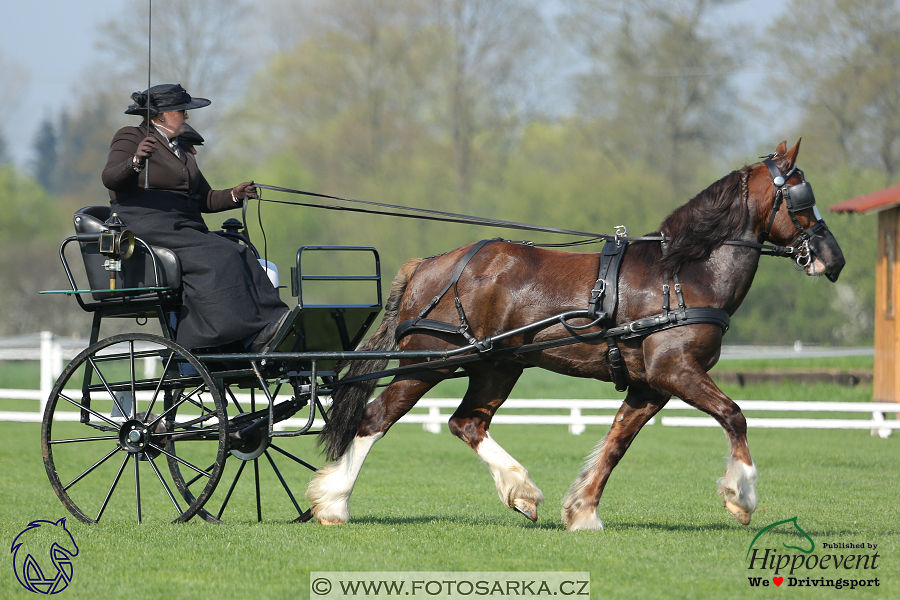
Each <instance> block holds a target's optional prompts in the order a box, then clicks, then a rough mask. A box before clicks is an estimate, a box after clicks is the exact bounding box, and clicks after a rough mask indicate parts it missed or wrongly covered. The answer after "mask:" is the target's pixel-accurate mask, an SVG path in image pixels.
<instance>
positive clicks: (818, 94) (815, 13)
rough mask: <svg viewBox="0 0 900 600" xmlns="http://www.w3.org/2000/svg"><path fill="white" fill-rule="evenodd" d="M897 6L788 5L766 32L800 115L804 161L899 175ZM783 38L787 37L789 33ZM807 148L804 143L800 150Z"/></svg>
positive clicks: (854, 1) (850, 0)
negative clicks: (805, 152)
mask: <svg viewBox="0 0 900 600" xmlns="http://www.w3.org/2000/svg"><path fill="white" fill-rule="evenodd" d="M897 31H900V2H897V1H896V0H791V2H790V3H789V4H788V6H787V8H786V10H785V14H784V18H782V19H780V20H779V21H778V23H775V24H773V25H772V26H771V28H770V30H769V32H768V37H769V43H768V44H766V45H765V47H766V48H768V49H769V55H770V57H771V61H772V63H773V65H774V67H775V68H777V71H778V72H779V73H781V74H782V77H781V79H783V80H784V81H785V82H789V84H788V85H787V87H784V86H782V87H781V91H782V93H783V92H784V91H785V90H789V94H786V95H785V96H786V98H785V99H787V100H794V101H795V103H796V105H797V106H798V107H800V109H801V110H802V115H803V118H802V130H803V132H804V135H805V136H806V137H807V138H812V139H811V141H813V142H814V143H813V144H809V145H808V150H809V151H810V153H809V154H807V157H812V158H813V159H814V160H816V161H817V162H821V163H822V164H830V165H849V166H853V167H861V168H866V169H869V168H871V169H877V170H878V171H881V172H882V173H883V174H884V179H883V182H884V183H889V182H891V181H894V180H895V178H896V176H897V175H898V173H900V38H898V36H897ZM786 33H789V34H787V35H786ZM804 146H805V147H806V146H807V145H806V144H805V145H804Z"/></svg>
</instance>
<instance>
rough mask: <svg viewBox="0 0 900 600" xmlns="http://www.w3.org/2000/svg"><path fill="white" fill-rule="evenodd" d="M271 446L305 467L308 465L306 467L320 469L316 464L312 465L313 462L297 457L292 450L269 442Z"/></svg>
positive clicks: (311, 469) (312, 469) (313, 469)
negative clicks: (283, 448)
mask: <svg viewBox="0 0 900 600" xmlns="http://www.w3.org/2000/svg"><path fill="white" fill-rule="evenodd" d="M269 448H271V449H272V450H275V451H276V452H280V453H281V454H283V455H284V456H286V457H288V458H289V459H291V460H292V461H294V462H295V463H298V464H301V465H303V466H304V467H306V468H307V469H309V470H310V471H318V469H317V468H315V467H314V466H312V465H311V464H309V463H308V462H306V461H305V460H303V459H302V458H297V457H296V456H294V455H293V454H291V453H290V452H288V451H286V450H282V449H281V448H279V447H278V446H276V445H275V444H269Z"/></svg>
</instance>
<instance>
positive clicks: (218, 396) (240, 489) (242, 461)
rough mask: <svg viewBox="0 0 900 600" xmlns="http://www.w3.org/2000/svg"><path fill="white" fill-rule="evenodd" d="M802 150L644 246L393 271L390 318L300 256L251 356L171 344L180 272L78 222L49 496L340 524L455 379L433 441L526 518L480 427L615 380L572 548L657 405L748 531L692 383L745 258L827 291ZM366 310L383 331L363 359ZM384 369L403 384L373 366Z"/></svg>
mask: <svg viewBox="0 0 900 600" xmlns="http://www.w3.org/2000/svg"><path fill="white" fill-rule="evenodd" d="M798 150H799V142H798V144H797V145H796V146H794V148H792V149H790V150H788V149H787V148H786V146H785V144H784V143H782V144H781V145H780V146H779V148H778V150H777V151H776V153H774V154H772V155H770V156H769V157H768V158H766V160H764V161H762V162H760V163H756V164H754V165H751V166H748V167H744V168H743V169H740V170H739V171H735V172H733V173H732V174H731V175H729V176H727V177H725V178H723V179H722V180H720V181H719V182H717V183H715V184H713V185H712V186H710V188H709V189H707V190H706V191H704V192H702V193H701V194H699V195H698V196H697V197H696V198H695V199H693V200H692V201H691V202H689V203H688V204H686V205H685V206H683V207H682V208H681V209H679V210H676V211H675V212H674V213H673V214H672V215H670V216H669V218H668V219H666V221H664V222H663V225H662V227H661V228H660V231H659V232H658V233H654V234H651V235H647V236H639V237H629V236H628V235H627V232H625V231H624V230H622V231H617V232H616V234H613V235H604V236H598V237H599V238H601V239H603V240H605V246H604V248H603V251H602V252H600V253H574V252H560V251H557V250H546V249H541V248H536V247H534V245H531V244H527V243H521V242H508V241H503V240H500V239H495V240H482V241H481V242H478V243H474V244H469V245H467V246H464V247H462V248H459V249H457V250H453V251H451V252H448V253H445V254H442V255H439V256H437V257H431V259H413V260H410V261H408V262H407V263H406V264H405V265H404V266H403V268H401V270H400V273H399V274H398V275H397V277H396V278H395V279H394V280H393V283H392V286H391V293H390V295H389V297H388V299H387V301H383V299H382V291H381V267H380V259H379V255H378V252H377V250H376V249H374V248H371V247H358V246H327V247H326V246H307V247H301V248H300V249H298V251H297V254H296V264H295V265H294V266H293V267H292V268H291V275H290V289H291V294H292V295H293V296H294V297H296V298H297V303H296V306H295V307H294V308H293V309H292V311H291V314H290V317H289V318H288V319H287V320H286V322H285V323H284V325H283V326H282V327H281V329H280V331H279V332H278V333H277V334H276V338H275V341H274V342H273V344H271V345H270V347H269V349H267V350H266V351H265V352H263V353H247V352H243V351H237V352H235V351H223V350H222V349H211V350H200V351H198V350H189V349H187V348H184V347H182V346H181V345H179V344H178V343H177V342H176V341H175V336H174V330H175V327H176V322H175V318H176V317H175V316H176V315H177V312H178V308H179V307H180V267H179V264H178V257H177V256H176V255H175V254H174V253H173V252H171V251H170V250H167V249H165V248H155V247H151V246H149V245H147V244H145V243H144V242H143V241H141V240H139V239H136V238H134V237H133V235H131V234H130V233H129V232H128V231H127V224H122V223H120V222H118V221H117V219H116V218H115V215H110V214H109V209H108V207H89V208H86V209H82V210H81V211H79V212H78V213H76V215H75V217H74V224H75V230H76V233H75V235H74V236H71V237H69V238H67V239H66V240H65V241H64V242H63V244H62V246H61V247H60V258H61V260H62V263H63V266H64V268H65V271H66V274H67V278H68V280H69V284H70V287H71V289H70V290H64V291H60V292H54V293H65V294H68V295H73V296H74V297H75V298H76V299H77V301H78V303H79V305H80V306H81V307H82V308H83V309H84V310H85V311H87V312H89V313H92V315H93V323H92V327H91V337H90V345H89V346H88V347H87V348H86V349H85V350H84V351H83V352H81V353H80V354H79V355H78V356H77V357H76V358H75V359H74V360H73V361H72V362H71V363H70V364H69V365H68V366H67V367H66V368H65V369H64V370H63V372H62V374H61V375H60V377H59V379H58V380H57V382H56V384H55V385H54V387H53V389H52V391H51V394H50V397H49V399H48V402H47V406H46V410H45V414H44V418H43V423H42V430H41V445H42V451H43V457H44V462H45V466H46V470H47V474H48V476H49V478H50V482H51V484H52V486H53V489H54V490H55V492H56V494H57V495H58V496H59V498H60V500H61V501H62V502H63V504H64V505H65V506H66V508H67V509H68V510H69V511H70V512H72V514H73V515H75V516H76V517H77V518H78V519H80V520H81V521H84V522H87V523H96V522H98V521H100V520H101V518H103V516H104V515H105V514H108V513H109V512H122V511H134V512H135V514H136V517H137V520H138V521H139V522H140V521H142V520H146V519H151V518H152V519H156V520H163V521H179V522H180V521H187V520H189V519H191V518H192V517H194V516H195V515H199V516H200V517H202V518H203V519H206V520H207V521H211V522H218V521H222V520H227V519H232V518H235V519H243V518H246V517H245V516H244V515H247V514H249V515H253V516H255V517H256V519H257V520H258V521H262V520H263V514H264V513H265V514H266V518H267V519H268V518H275V519H279V520H282V519H286V520H293V521H306V520H309V519H311V518H312V517H315V518H316V519H317V520H318V521H319V522H321V523H324V524H330V523H343V522H346V521H347V520H348V519H349V508H348V502H349V497H350V493H351V492H352V489H353V484H354V482H355V479H356V477H357V475H358V474H359V471H360V469H361V468H362V464H363V461H364V460H365V457H366V455H367V453H368V451H369V450H370V449H371V447H372V445H373V444H374V443H375V442H376V441H377V440H378V439H380V437H381V436H383V435H384V433H385V432H386V431H387V429H388V428H390V426H391V425H392V424H393V423H395V422H396V421H397V420H398V419H399V418H400V417H401V416H402V415H403V414H405V413H406V412H407V411H408V410H409V409H410V408H412V406H413V405H414V404H415V402H416V401H417V400H418V399H419V398H421V396H422V395H423V394H424V393H425V392H427V390H428V389H430V388H431V387H433V386H434V385H435V384H437V383H438V382H440V381H441V380H444V379H446V378H448V377H454V376H457V375H458V374H460V372H462V373H463V374H465V375H466V376H468V377H469V389H468V391H467V393H466V395H465V397H464V398H463V399H462V402H461V404H460V407H459V408H458V409H457V411H456V412H455V413H454V415H453V416H452V417H451V419H450V429H451V432H453V433H454V434H455V435H456V436H457V437H460V439H462V440H463V441H465V442H466V443H467V444H468V445H469V446H470V447H471V448H472V449H473V450H474V451H475V452H476V453H477V454H478V456H479V457H480V458H481V459H482V460H483V461H484V462H485V463H487V465H488V467H489V469H490V470H491V473H492V475H493V477H494V480H495V484H496V487H497V491H498V494H499V495H500V499H501V501H502V502H504V504H506V505H507V506H509V507H510V508H511V509H514V510H517V511H518V512H520V513H522V514H524V515H525V516H526V517H528V518H529V519H531V520H536V519H537V506H538V505H539V504H540V503H541V502H542V501H543V495H542V494H541V492H540V490H539V489H538V488H537V487H536V486H535V485H534V483H533V482H532V481H531V479H530V477H529V475H528V472H527V470H526V469H525V468H524V467H522V465H520V464H519V463H518V462H517V461H516V460H515V459H514V458H512V457H511V456H509V455H508V454H507V453H506V452H505V451H504V450H503V449H502V448H500V446H499V445H497V444H496V442H494V441H493V439H492V438H491V437H490V435H489V434H488V428H489V425H490V418H491V416H492V415H493V414H494V412H495V411H496V410H497V409H498V408H499V407H500V405H501V404H502V402H503V400H505V399H506V397H507V396H508V394H509V393H510V391H511V390H512V387H513V385H514V384H515V382H516V380H517V379H518V376H519V375H520V374H521V373H522V371H523V370H524V369H525V368H528V367H541V368H546V369H550V370H553V371H556V372H559V373H563V374H567V375H573V376H579V377H592V378H596V379H602V380H606V381H613V382H614V383H615V384H616V387H617V389H620V390H621V391H626V390H627V392H628V393H627V396H626V398H625V401H624V402H623V405H622V408H621V409H620V410H619V412H618V414H617V415H616V418H615V422H614V424H613V426H612V428H611V429H610V431H609V433H608V434H607V435H606V437H605V438H604V440H603V441H602V442H601V443H600V444H599V445H598V447H597V449H596V450H595V452H594V453H593V454H592V455H591V456H590V457H589V458H588V461H587V462H586V464H585V468H584V471H583V472H582V473H581V474H580V475H579V477H578V478H577V479H576V480H575V482H574V483H573V485H572V488H571V489H570V490H569V493H568V495H567V497H566V499H565V500H564V503H563V509H562V516H563V521H564V523H565V524H566V526H567V527H568V528H569V529H602V524H601V522H600V520H599V518H598V517H597V505H598V503H599V500H600V495H601V494H602V492H603V487H604V486H605V484H606V480H607V479H608V477H609V474H610V472H611V471H612V469H613V468H614V467H615V465H616V464H617V463H618V460H619V459H620V458H621V456H622V454H623V453H624V452H625V450H626V449H627V447H628V445H630V443H631V441H632V440H633V439H634V436H635V435H637V433H638V431H639V430H640V428H641V427H642V426H643V425H644V424H645V423H646V422H647V421H649V419H650V418H651V417H652V416H653V415H654V414H656V412H658V411H659V410H660V409H661V408H662V406H663V405H664V404H665V403H666V401H668V399H669V398H670V397H672V396H678V397H680V398H682V399H684V400H685V401H687V402H689V403H690V404H692V405H693V406H695V407H697V408H699V409H700V410H703V411H705V412H707V413H709V414H711V415H713V416H714V417H716V419H717V420H718V421H719V423H720V424H721V425H722V426H723V428H724V429H725V431H726V434H727V436H728V439H729V444H730V447H731V457H730V459H729V463H728V465H727V467H726V472H725V476H724V477H722V478H721V479H720V480H719V493H720V494H721V495H722V496H723V497H724V504H725V506H726V508H727V509H728V510H729V512H731V514H733V515H734V516H735V517H736V518H737V519H738V520H739V521H740V522H741V523H743V524H747V523H749V521H750V516H751V514H752V512H753V510H754V509H755V507H756V495H755V479H756V470H755V466H754V465H753V462H752V459H750V454H749V449H748V448H747V443H746V421H745V420H744V418H743V415H742V414H741V413H740V409H739V408H738V407H737V405H736V404H734V402H733V401H731V400H730V399H729V398H727V397H726V396H725V395H724V394H722V393H721V392H720V391H719V390H718V388H716V387H715V384H713V383H712V380H711V379H709V377H708V376H707V375H706V371H708V370H709V369H710V368H711V367H712V366H713V365H714V364H715V361H716V360H717V358H718V351H719V348H720V347H721V339H722V335H723V334H724V332H725V331H726V330H727V328H728V323H729V318H730V315H731V314H733V312H734V310H736V309H737V306H738V305H739V304H740V301H741V300H742V299H743V297H744V295H745V294H746V292H747V290H748V289H749V285H750V283H751V282H752V279H753V273H754V272H755V268H756V261H758V260H759V258H760V256H761V255H762V254H775V255H781V256H789V257H791V258H793V259H794V260H795V261H796V263H797V264H798V265H799V266H800V267H801V268H803V269H804V270H806V272H807V274H808V275H826V276H827V277H828V278H829V279H831V280H832V281H834V280H835V279H837V276H838V274H839V272H840V269H841V267H842V266H843V257H842V255H841V252H840V248H839V247H838V245H837V243H836V241H835V240H834V238H833V236H832V235H831V233H830V232H829V231H828V229H827V227H826V226H825V224H824V221H822V219H821V217H820V216H819V215H818V212H817V211H816V210H815V207H814V204H815V200H814V197H813V195H812V189H811V187H810V186H809V184H808V182H806V181H805V179H804V177H803V174H802V171H800V170H799V169H797V168H796V166H795V161H796V156H797V152H798ZM241 227H242V225H241V223H240V222H239V221H236V220H230V221H228V222H226V223H225V224H223V229H222V231H220V232H218V233H219V234H220V235H223V236H225V237H227V238H229V239H231V240H232V241H234V243H240V244H246V245H248V246H250V247H251V249H253V251H254V252H255V253H256V254H257V256H258V252H256V250H255V248H254V247H253V245H252V243H251V242H250V241H249V239H247V237H246V236H243V235H241V233H240V232H239V230H240V228H241ZM764 242H768V243H764ZM772 244H777V245H772ZM74 247H77V248H78V251H79V252H80V255H81V258H82V262H83V265H84V272H85V276H86V277H87V280H88V283H89V286H88V288H87V289H80V288H79V286H78V285H77V283H76V280H75V276H74V275H73V270H72V268H70V263H69V257H68V255H67V252H66V249H67V248H74ZM314 253H316V254H317V253H324V254H326V255H329V256H331V255H334V254H336V253H353V255H354V256H357V255H358V256H360V257H367V258H366V259H365V260H359V261H356V262H358V263H359V264H364V265H368V268H367V270H365V271H364V272H359V273H353V274H350V275H346V274H341V275H327V274H326V275H323V274H321V273H318V272H317V273H316V274H310V273H309V271H308V270H305V267H304V264H305V263H304V260H305V259H306V258H307V257H309V256H310V255H311V254H314ZM314 281H317V282H340V284H341V285H359V286H365V287H366V288H367V289H368V290H369V291H368V292H366V293H365V294H364V297H365V300H366V301H364V302H361V303H352V304H351V303H348V304H310V303H308V299H305V298H304V285H307V284H309V282H314ZM382 310H383V312H384V316H383V318H382V322H381V325H380V326H379V328H378V329H377V331H375V332H374V333H372V334H371V335H370V336H369V337H368V339H367V340H366V341H365V342H362V340H363V338H364V337H365V336H366V334H367V333H369V331H370V329H371V327H372V325H373V323H374V322H375V319H376V317H377V316H378V314H379V313H381V312H382ZM104 319H137V320H138V322H139V323H147V322H149V321H150V320H155V321H156V322H158V324H159V327H160V329H161V335H154V334H148V333H119V334H115V335H112V336H109V337H106V338H103V339H101V338H100V330H101V322H102V321H103V320H104ZM361 342H362V343H361ZM391 360H397V361H399V366H398V367H394V368H390V369H387V368H386V367H387V365H388V362H389V361H391ZM386 378H391V380H390V383H388V384H387V385H386V386H385V387H384V389H383V391H382V392H381V393H380V394H379V396H378V397H377V398H376V399H375V400H374V401H372V402H369V397H370V395H371V394H372V392H373V390H374V388H375V386H376V384H377V382H378V381H379V380H383V379H386ZM329 398H330V399H331V403H330V404H331V406H330V407H329V401H328V400H329ZM320 438H321V439H324V443H325V444H324V445H325V450H326V454H327V457H328V458H329V459H330V460H332V461H333V462H332V463H331V464H329V465H328V466H327V467H324V468H321V469H317V468H316V467H314V466H313V464H312V463H313V462H315V459H314V458H313V456H315V455H314V454H312V453H313V450H314V449H313V446H314V445H315V442H316V441H317V440H318V439H320ZM248 467H249V468H248ZM126 471H128V473H129V474H128V476H126V477H123V475H125V473H126ZM312 472H315V474H314V475H311V473H312ZM310 477H312V481H311V482H310V481H309V479H310ZM124 480H131V481H130V482H129V483H125V481H124ZM307 483H309V486H308V488H307V489H305V490H303V488H304V487H305V486H306V485H307ZM303 491H305V494H304V493H301V492H303Z"/></svg>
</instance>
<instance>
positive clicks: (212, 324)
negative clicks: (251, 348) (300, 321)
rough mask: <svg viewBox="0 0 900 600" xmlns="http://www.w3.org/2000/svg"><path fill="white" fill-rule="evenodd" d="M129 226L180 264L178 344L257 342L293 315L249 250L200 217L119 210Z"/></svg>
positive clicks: (140, 209)
mask: <svg viewBox="0 0 900 600" xmlns="http://www.w3.org/2000/svg"><path fill="white" fill-rule="evenodd" d="M113 210H114V211H116V212H117V213H118V214H119V217H120V218H121V219H122V221H124V222H125V224H126V226H127V227H128V228H129V229H131V230H132V231H133V232H134V234H135V235H136V236H137V237H139V238H141V239H142V240H144V241H145V242H147V243H148V244H151V245H153V246H162V247H164V248H169V249H171V250H172V251H174V252H175V254H176V255H177V256H178V258H179V260H180V261H181V269H182V285H183V294H182V299H183V306H182V309H181V315H180V318H179V323H178V327H177V331H176V336H175V339H176V341H177V342H178V343H179V344H181V345H183V346H185V347H187V348H213V347H216V346H224V345H226V344H230V343H232V342H242V341H245V340H247V339H248V338H249V339H252V337H253V336H255V335H256V334H257V333H259V331H260V330H262V328H263V327H265V326H266V325H268V324H269V323H271V322H273V321H277V320H278V319H279V318H281V316H282V315H283V314H284V313H285V312H286V311H287V310H289V309H288V307H287V305H286V304H285V303H284V302H282V301H281V299H280V298H279V297H278V291H277V290H276V289H275V287H274V286H273V285H272V282H271V281H270V280H269V278H268V276H267V275H266V272H265V270H264V269H263V268H262V266H260V264H259V262H258V260H257V258H256V256H255V255H254V254H253V252H252V251H251V250H250V249H249V248H247V247H246V246H243V245H240V244H236V243H235V242H233V241H231V240H228V239H226V238H223V237H222V236H219V235H217V234H215V233H211V232H210V231H208V230H207V228H206V225H205V223H203V221H202V219H200V218H199V214H197V215H191V217H193V218H189V219H185V218H184V217H185V216H186V215H185V214H184V213H181V214H180V215H179V214H174V213H171V212H170V213H164V212H158V211H153V212H152V213H151V214H148V213H147V212H146V209H144V208H138V207H124V206H121V205H114V206H113Z"/></svg>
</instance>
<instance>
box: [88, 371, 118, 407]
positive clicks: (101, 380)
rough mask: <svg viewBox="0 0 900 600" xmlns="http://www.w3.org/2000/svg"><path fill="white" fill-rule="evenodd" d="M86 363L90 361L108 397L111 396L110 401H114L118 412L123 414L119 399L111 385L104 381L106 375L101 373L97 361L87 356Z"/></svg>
mask: <svg viewBox="0 0 900 600" xmlns="http://www.w3.org/2000/svg"><path fill="white" fill-rule="evenodd" d="M88 363H90V365H91V367H93V369H94V372H95V373H96V374H97V377H99V378H100V382H101V383H102V384H103V387H104V388H106V392H107V393H108V394H109V397H110V398H112V401H113V402H114V403H115V405H116V408H118V409H119V413H120V414H123V415H124V414H125V410H124V409H123V408H122V405H121V404H119V399H118V398H117V397H116V393H115V392H114V391H112V388H111V387H109V383H108V382H107V381H106V377H104V376H103V373H101V372H100V367H98V366H97V363H96V362H94V357H89V358H88Z"/></svg>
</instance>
